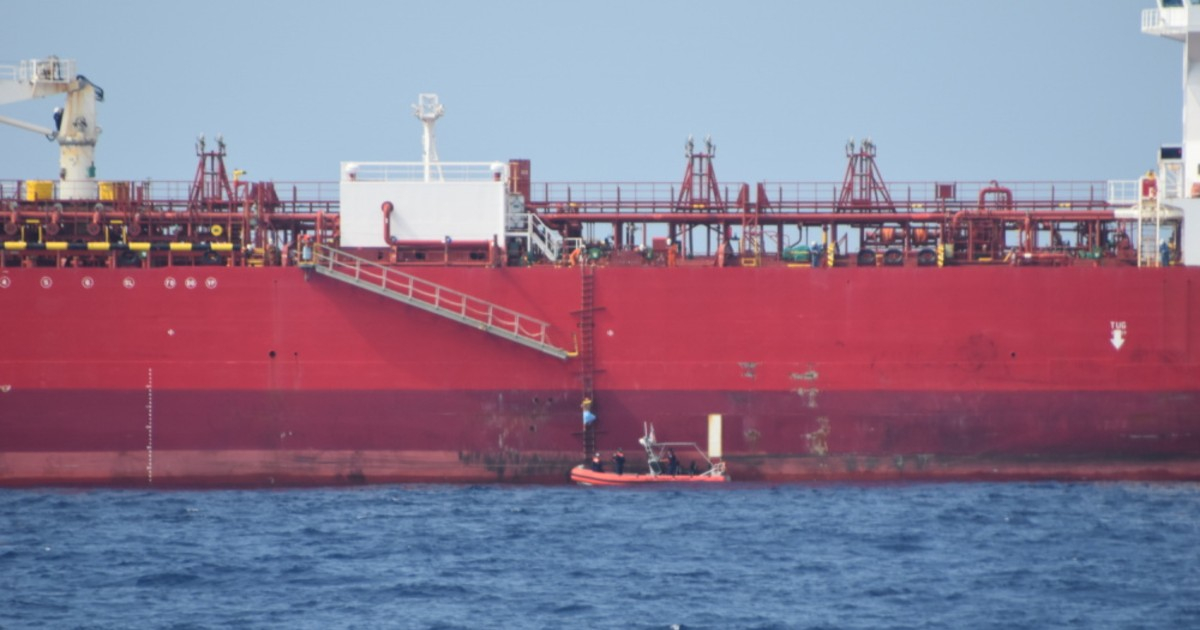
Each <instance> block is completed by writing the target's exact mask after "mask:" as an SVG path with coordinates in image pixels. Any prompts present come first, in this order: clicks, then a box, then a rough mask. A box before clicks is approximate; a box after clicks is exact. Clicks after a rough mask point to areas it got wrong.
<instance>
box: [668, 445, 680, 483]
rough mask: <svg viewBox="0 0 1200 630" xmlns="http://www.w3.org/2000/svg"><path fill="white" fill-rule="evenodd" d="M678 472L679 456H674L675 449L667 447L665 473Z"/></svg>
mask: <svg viewBox="0 0 1200 630" xmlns="http://www.w3.org/2000/svg"><path fill="white" fill-rule="evenodd" d="M678 472H679V458H678V457H675V449H673V448H668V449H667V474H668V475H672V476H674V475H675V474H676V473H678Z"/></svg>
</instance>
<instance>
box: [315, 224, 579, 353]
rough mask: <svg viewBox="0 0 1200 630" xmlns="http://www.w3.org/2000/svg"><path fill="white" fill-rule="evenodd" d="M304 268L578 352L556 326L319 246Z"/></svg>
mask: <svg viewBox="0 0 1200 630" xmlns="http://www.w3.org/2000/svg"><path fill="white" fill-rule="evenodd" d="M306 258H308V259H307V260H302V262H301V264H300V267H301V268H303V269H305V270H311V271H315V272H317V273H318V274H320V275H323V276H326V277H329V278H333V279H335V280H339V281H341V282H345V283H347V284H351V285H354V286H356V287H358V288H360V289H366V290H367V291H370V292H372V293H376V294H378V295H382V296H384V297H388V298H391V299H393V300H396V301H397V302H402V303H404V304H407V305H409V306H414V307H416V308H419V309H422V310H424V311H428V312H430V313H433V314H435V315H440V316H442V317H445V318H446V319H449V320H452V321H455V322H458V323H460V324H465V325H467V326H470V327H472V328H475V329H477V330H482V331H484V332H486V333H490V334H493V335H496V336H497V337H501V338H503V339H507V340H509V341H513V342H516V343H518V344H521V345H523V346H527V347H529V348H533V349H534V350H538V351H540V352H544V353H546V354H548V355H550V356H553V357H558V358H559V359H566V358H567V357H570V356H574V354H575V353H573V352H570V351H567V350H564V349H562V348H559V347H558V346H555V345H554V344H553V343H552V342H551V340H550V324H548V323H546V322H543V321H541V320H538V319H534V318H532V317H529V316H527V315H522V314H521V313H518V312H516V311H513V310H511V309H507V308H504V307H502V306H498V305H496V304H492V303H491V302H487V301H485V300H481V299H479V298H476V297H472V296H470V295H467V294H465V293H462V292H460V291H455V290H454V289H451V288H448V287H444V286H441V285H439V284H435V283H433V282H429V281H427V280H422V279H421V278H418V277H416V276H414V275H412V274H408V273H405V272H403V271H400V270H398V269H396V268H395V267H391V266H388V265H382V264H379V263H376V262H372V261H369V260H367V259H365V258H359V257H358V256H354V255H352V254H349V253H346V252H344V251H341V250H339V249H335V248H333V247H329V246H327V245H322V244H319V243H318V244H314V245H313V248H312V252H311V256H309V257H306Z"/></svg>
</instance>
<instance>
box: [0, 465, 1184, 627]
mask: <svg viewBox="0 0 1200 630" xmlns="http://www.w3.org/2000/svg"><path fill="white" fill-rule="evenodd" d="M676 626H678V627H683V628H1200V485H1196V484H1050V483H1047V484H930V485H883V486H853V485H821V486H803V485H793V486H773V487H771V486H739V485H738V484H732V485H731V487H728V488H719V489H715V488H705V489H688V490H678V489H645V490H642V489H638V490H629V489H591V488H577V487H505V486H471V487H464V486H381V487H366V488H354V489H305V490H271V491H186V492H143V491H112V490H104V491H99V490H94V491H93V490H89V491H62V490H34V491H26V490H5V491H0V627H2V628H664V629H665V628H671V627H676Z"/></svg>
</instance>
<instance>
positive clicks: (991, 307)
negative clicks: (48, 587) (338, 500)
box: [0, 266, 1200, 486]
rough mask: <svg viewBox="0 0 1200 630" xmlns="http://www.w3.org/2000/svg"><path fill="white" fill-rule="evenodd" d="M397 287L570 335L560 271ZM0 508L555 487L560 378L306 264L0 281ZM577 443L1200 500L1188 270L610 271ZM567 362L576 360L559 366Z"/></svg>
mask: <svg viewBox="0 0 1200 630" xmlns="http://www.w3.org/2000/svg"><path fill="white" fill-rule="evenodd" d="M414 273H415V274H416V275H419V276H421V277H423V278H426V279H428V280H431V281H433V282H437V283H440V284H443V285H445V286H448V287H451V288H453V289H456V290H458V291H462V292H464V293H467V294H471V295H474V296H478V297H480V298H482V299H486V300H489V301H491V302H494V303H496V304H499V305H502V306H505V307H508V308H512V309H515V310H518V311H521V312H523V313H526V314H528V315H531V316H533V317H537V318H540V319H544V320H545V321H547V322H549V323H550V324H552V325H553V326H554V327H555V329H556V330H558V331H567V333H566V336H569V335H570V332H569V331H573V330H576V328H577V325H578V322H577V319H576V315H575V314H576V313H577V312H578V310H579V305H580V296H581V288H580V287H581V281H580V273H579V271H578V269H570V268H548V267H547V268H500V269H495V268H454V267H429V268H418V269H416V270H415V271H414ZM0 279H2V282H0V306H2V308H3V312H4V314H5V315H4V326H3V327H2V328H0V352H2V358H0V485H7V486H20V485H41V484H63V485H89V484H100V485H131V486H132V485H136V486H146V485H151V486H179V485H186V486H206V485H221V486H231V485H252V486H262V485H270V484H336V483H364V482H367V483H376V482H380V483H382V482H407V481H458V482H483V481H502V482H537V483H562V482H566V481H567V476H568V471H569V470H570V469H571V467H572V466H573V465H574V464H576V463H578V462H579V461H580V459H581V456H582V453H583V451H582V441H581V435H580V431H581V423H580V418H579V367H578V365H577V364H576V363H577V362H576V361H575V360H573V359H567V360H565V361H564V360H560V359H556V358H553V357H550V356H546V355H543V354H540V353H537V352H535V351H533V350H530V349H528V348H525V347H522V346H519V345H517V344H513V343H511V342H508V341H505V340H503V339H499V338H496V337H493V336H490V335H487V334H485V333H483V332H480V331H478V330H474V329H472V328H470V327H466V326H463V325H461V324H458V323H455V322H451V321H448V320H446V319H443V318H440V317H437V316H435V315H432V314H429V313H426V312H423V311H419V310H417V309H413V308H412V307H409V306H406V305H403V304H400V303H397V302H394V301H391V300H388V299H386V298H384V297H380V296H376V295H372V294H368V293H366V292H363V291H360V290H357V289H355V288H353V287H350V286H347V285H344V284H341V283H338V282H336V281H334V280H331V279H329V278H325V277H322V276H318V275H316V274H312V273H306V272H304V271H301V270H299V269H296V268H225V267H200V266H198V267H174V268H158V269H130V270H125V269H100V268H89V269H42V268H31V269H17V268H10V269H5V270H0ZM595 306H596V311H595V359H596V377H595V378H596V380H595V387H596V406H595V411H596V413H597V415H598V416H599V420H598V421H597V425H596V426H597V437H596V440H597V447H598V448H599V449H601V450H604V451H608V450H611V449H614V448H616V447H617V446H626V447H629V446H631V445H632V443H633V439H634V438H633V437H630V436H637V435H640V434H641V430H642V423H643V422H645V421H651V422H653V423H654V424H655V426H656V427H658V430H659V432H660V434H662V435H670V436H671V438H672V439H676V440H685V441H695V442H699V443H704V441H705V440H706V439H707V433H706V431H707V428H706V417H707V415H708V414H722V416H723V418H724V422H723V426H724V429H723V442H724V451H725V452H724V461H726V463H727V465H728V469H729V473H730V475H731V476H732V477H733V478H735V479H737V480H739V481H795V480H813V479H817V480H892V479H1098V478H1103V479H1200V270H1197V269H1192V268H1182V267H1173V268H1165V269H1135V268H1101V267H1079V266H1073V267H1062V268H1012V267H965V268H951V267H947V268H944V269H942V268H915V267H903V268H893V269H889V268H856V267H849V268H836V269H808V268H787V267H782V266H781V267H768V268H756V269H744V268H714V267H688V266H684V267H678V268H671V269H662V268H639V267H607V268H600V269H598V270H597V272H596V281H595ZM564 344H565V345H570V342H564Z"/></svg>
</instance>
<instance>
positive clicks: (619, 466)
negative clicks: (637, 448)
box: [613, 448, 625, 475]
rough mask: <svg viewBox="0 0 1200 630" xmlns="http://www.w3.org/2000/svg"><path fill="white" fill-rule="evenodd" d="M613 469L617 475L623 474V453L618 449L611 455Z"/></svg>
mask: <svg viewBox="0 0 1200 630" xmlns="http://www.w3.org/2000/svg"><path fill="white" fill-rule="evenodd" d="M613 467H614V468H616V470H617V474H618V475H623V474H625V453H624V452H623V451H622V450H621V449H620V448H618V449H617V452H616V453H613Z"/></svg>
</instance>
